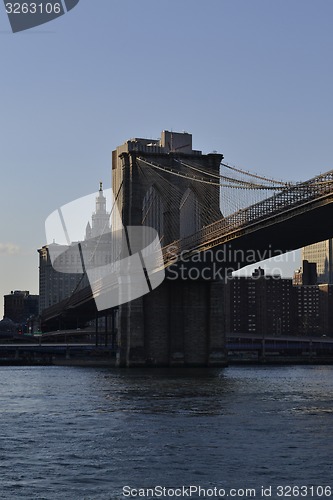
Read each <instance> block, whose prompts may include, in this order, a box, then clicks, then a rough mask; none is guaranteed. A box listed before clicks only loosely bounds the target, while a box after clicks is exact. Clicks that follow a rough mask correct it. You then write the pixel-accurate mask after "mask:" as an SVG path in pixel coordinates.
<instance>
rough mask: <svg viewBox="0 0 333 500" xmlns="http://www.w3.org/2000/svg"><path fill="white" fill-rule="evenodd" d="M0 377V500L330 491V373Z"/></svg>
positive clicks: (27, 373) (20, 372)
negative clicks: (300, 488)
mask: <svg viewBox="0 0 333 500" xmlns="http://www.w3.org/2000/svg"><path fill="white" fill-rule="evenodd" d="M0 380H1V383H0V402H1V419H0V430H1V432H0V439H1V445H0V498H1V499H5V500H10V499H21V498H22V499H23V498H24V499H29V500H35V499H46V500H52V499H62V500H67V499H68V500H76V499H80V500H84V499H87V500H88V499H89V500H90V499H103V500H104V499H106V500H107V499H124V498H131V497H132V498H135V495H138V496H137V497H136V498H139V497H140V498H142V497H143V495H146V496H145V498H171V497H173V495H178V496H177V497H178V498H179V495H181V497H182V498H189V494H191V495H192V497H191V498H223V494H224V493H225V495H229V497H230V498H231V497H233V498H248V497H251V498H265V497H268V496H269V497H270V498H295V497H296V496H297V494H296V493H297V491H295V490H294V494H292V493H290V491H289V490H288V486H296V487H301V486H304V487H305V486H306V488H307V489H305V488H304V489H303V490H301V491H303V494H302V495H301V494H299V495H298V496H299V497H302V498H327V497H328V496H330V495H329V489H327V488H326V490H321V489H320V488H319V489H318V487H324V488H325V487H327V486H331V487H332V490H333V471H332V462H333V460H332V459H333V401H332V396H333V367H331V366H315V367H311V366H306V367H300V366H297V367H229V368H226V369H219V370H207V369H205V370H154V369H151V370H139V369H131V370H116V369H107V368H97V369H96V368H77V367H0ZM279 485H280V486H283V488H286V489H277V487H278V486H279ZM125 486H126V488H125V489H123V488H124V487H125ZM190 486H192V487H196V488H199V487H200V488H202V489H201V490H197V492H196V493H195V490H194V489H192V490H189V489H186V488H189V487H190ZM155 487H159V488H160V489H158V488H157V489H155V490H153V492H152V491H148V492H147V491H146V490H144V488H150V490H152V489H153V488H155ZM163 487H165V488H167V489H165V490H162V489H161V488H163ZM262 487H264V489H265V490H264V491H265V492H266V495H264V493H263V491H262ZM270 487H271V489H270V490H269V489H268V488H270ZM181 488H183V489H181ZM214 488H216V489H215V490H214ZM236 490H237V491H236ZM301 491H300V492H301ZM162 493H163V494H165V496H164V497H163V496H162ZM288 493H290V494H288ZM322 493H323V494H322ZM199 494H200V496H199ZM214 495H215V496H214ZM254 495H255V496H254ZM225 497H226V496H225ZM175 498H176V496H175Z"/></svg>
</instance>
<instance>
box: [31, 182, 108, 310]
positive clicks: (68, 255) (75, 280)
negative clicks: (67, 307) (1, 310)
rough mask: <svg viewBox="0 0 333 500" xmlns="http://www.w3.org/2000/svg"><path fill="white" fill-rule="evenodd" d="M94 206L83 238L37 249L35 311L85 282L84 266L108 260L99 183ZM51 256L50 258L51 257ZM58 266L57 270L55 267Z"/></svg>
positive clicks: (102, 263)
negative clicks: (78, 240) (37, 281)
mask: <svg viewBox="0 0 333 500" xmlns="http://www.w3.org/2000/svg"><path fill="white" fill-rule="evenodd" d="M95 204H96V209H95V211H94V212H93V213H92V216H91V222H90V221H87V225H86V234H85V239H84V240H83V241H81V242H73V243H71V244H70V245H60V244H58V243H56V242H53V243H51V244H49V245H44V246H43V247H42V248H40V249H38V253H39V297H40V301H39V314H41V313H42V312H43V311H44V310H45V309H47V308H48V307H51V306H53V305H55V304H58V303H59V302H61V301H63V300H65V299H67V298H69V297H70V296H71V295H72V294H73V293H74V292H75V291H76V290H77V289H78V287H79V286H80V287H82V288H83V287H85V286H88V285H89V282H88V278H87V276H86V274H85V272H84V271H85V269H86V268H87V267H89V266H91V267H98V266H102V265H105V264H107V263H108V260H109V259H110V236H111V235H110V213H108V212H107V209H106V198H105V196H104V194H103V186H102V183H100V186H99V191H98V193H97V196H96V201H95ZM51 256H52V258H51ZM59 270H61V272H60V271H59Z"/></svg>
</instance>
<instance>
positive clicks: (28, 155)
mask: <svg viewBox="0 0 333 500" xmlns="http://www.w3.org/2000/svg"><path fill="white" fill-rule="evenodd" d="M332 19H333V3H332V2H331V0H316V1H314V0H312V1H308V0H293V1H292V2H290V1H287V0H281V1H275V2H274V1H273V0H252V1H248V0H241V1H240V0H205V1H203V0H166V1H165V2H157V1H156V0H154V1H153V0H135V1H134V0H81V1H80V3H79V4H78V6H77V7H75V9H73V10H72V11H71V12H69V13H68V14H66V15H65V16H63V17H60V18H59V19H57V20H55V21H53V22H52V23H48V24H46V25H44V26H41V27H39V28H36V29H34V30H30V31H26V32H22V33H18V34H12V33H11V32H10V27H9V22H8V19H7V17H6V14H5V9H4V6H3V4H1V5H0V61H1V69H0V75H1V80H0V82H1V84H0V85H1V94H0V166H1V184H0V189H1V196H0V204H1V234H0V295H1V296H2V295H3V294H5V293H10V291H11V290H13V289H28V290H30V292H31V293H38V254H37V251H36V249H37V248H39V247H40V246H42V245H43V244H45V235H44V221H45V219H46V217H47V216H48V215H49V214H50V212H52V211H53V210H54V209H56V208H57V207H58V206H60V205H62V204H64V203H66V202H69V201H71V200H74V199H76V198H78V197H80V196H84V195H86V194H88V193H91V192H92V191H94V190H95V189H97V188H98V182H99V181H100V180H103V181H104V183H105V185H110V178H111V168H110V165H111V151H112V149H114V148H115V147H116V146H117V145H119V144H122V143H123V142H124V141H125V140H126V139H128V138H130V137H134V136H137V137H138V136H139V137H140V136H141V137H159V134H160V132H161V130H163V129H172V130H174V131H182V130H186V131H188V132H191V133H192V134H193V142H194V147H195V148H196V149H201V150H203V152H205V153H208V152H211V151H213V150H217V151H219V152H222V153H223V154H224V156H225V159H226V160H227V161H229V162H230V163H233V164H236V165H240V166H242V167H245V168H249V169H253V170H255V171H256V172H260V173H263V174H266V175H268V176H273V177H279V178H285V179H288V180H302V179H304V180H305V179H307V178H309V177H312V176H314V175H316V174H317V173H320V172H323V171H326V170H329V169H331V168H333V160H332V144H333V142H332V128H333V127H332V121H333V99H332V89H333V66H332V52H333V30H332ZM297 265H298V263H296V264H295V263H292V268H294V267H297ZM290 274H291V272H289V275H290ZM0 316H1V313H0Z"/></svg>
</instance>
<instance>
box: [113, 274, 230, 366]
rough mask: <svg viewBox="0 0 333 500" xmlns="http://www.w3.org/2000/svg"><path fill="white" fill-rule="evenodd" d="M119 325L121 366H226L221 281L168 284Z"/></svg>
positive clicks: (134, 305) (122, 316)
mask: <svg viewBox="0 0 333 500" xmlns="http://www.w3.org/2000/svg"><path fill="white" fill-rule="evenodd" d="M118 322H119V323H118V353H117V365H118V366H225V365H226V353H225V335H224V318H223V283H222V282H221V281H205V280H195V281H194V280H176V281H172V280H168V279H166V280H165V281H164V282H163V283H162V284H161V285H160V286H159V287H158V288H157V289H155V290H153V291H152V292H150V293H149V294H147V295H145V296H143V297H140V298H139V299H136V300H133V301H132V302H129V303H127V304H123V305H121V306H120V308H119V316H118Z"/></svg>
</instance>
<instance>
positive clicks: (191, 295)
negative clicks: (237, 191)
mask: <svg viewBox="0 0 333 500" xmlns="http://www.w3.org/2000/svg"><path fill="white" fill-rule="evenodd" d="M222 158H223V157H222V155H220V154H208V155H203V154H202V153H201V151H195V150H193V149H192V135H191V134H188V133H185V132H184V133H175V132H169V131H163V132H162V135H161V139H159V140H151V139H139V138H135V139H131V140H128V141H126V142H125V144H123V145H122V146H119V147H118V148H117V149H116V150H115V151H113V153H112V185H113V192H114V196H115V202H116V204H117V207H118V209H119V213H120V215H121V219H122V223H123V225H125V226H137V225H146V226H151V227H154V228H155V229H156V230H157V231H158V233H159V236H160V241H161V245H162V247H168V246H170V247H172V244H173V242H174V241H177V240H180V239H182V238H183V239H184V238H185V241H186V238H187V237H190V235H192V234H193V233H195V232H196V231H198V230H199V229H201V228H202V227H203V226H206V225H208V224H210V223H211V222H214V221H215V220H218V219H219V218H221V212H220V192H219V189H220V188H219V186H218V185H216V182H218V181H216V179H215V184H214V183H211V184H209V183H198V182H196V181H194V180H193V177H200V176H201V175H200V173H198V172H200V169H203V170H205V171H209V172H211V173H212V174H214V175H216V174H219V168H220V162H221V160H222ZM191 169H193V170H191ZM196 169H197V171H196ZM171 171H172V172H173V173H171ZM207 201H208V203H207ZM118 223H119V221H116V220H114V221H113V229H116V228H117V227H116V226H117V224H118ZM222 308H223V283H222V282H221V281H219V280H217V281H213V280H209V281H208V280H207V279H202V278H200V277H199V278H198V279H195V280H191V279H181V278H180V277H177V272H176V271H175V272H174V273H173V276H172V277H171V276H169V277H168V276H167V278H166V279H165V280H164V282H163V283H162V284H161V285H160V286H159V287H158V288H157V289H155V290H153V291H152V292H150V293H149V294H147V295H145V296H143V297H141V298H139V299H135V300H133V301H131V302H129V303H126V304H122V305H120V306H119V311H118V345H119V352H118V357H117V363H118V365H120V366H142V365H147V364H149V365H156V366H172V365H201V366H205V365H206V366H207V365H223V364H225V355H224V344H225V342H224V332H223V314H222Z"/></svg>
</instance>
